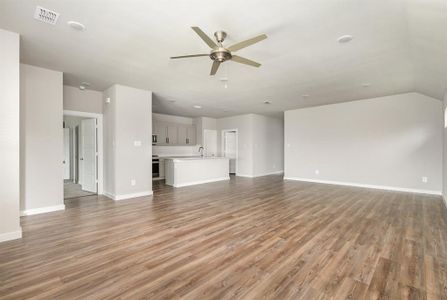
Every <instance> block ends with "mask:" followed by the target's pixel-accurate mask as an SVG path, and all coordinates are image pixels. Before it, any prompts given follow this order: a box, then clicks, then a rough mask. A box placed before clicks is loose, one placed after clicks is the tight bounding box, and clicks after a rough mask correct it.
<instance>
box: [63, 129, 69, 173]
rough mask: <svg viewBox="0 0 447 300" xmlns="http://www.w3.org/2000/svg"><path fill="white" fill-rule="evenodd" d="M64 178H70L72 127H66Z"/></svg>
mask: <svg viewBox="0 0 447 300" xmlns="http://www.w3.org/2000/svg"><path fill="white" fill-rule="evenodd" d="M63 164H64V180H65V179H70V128H64V160H63Z"/></svg>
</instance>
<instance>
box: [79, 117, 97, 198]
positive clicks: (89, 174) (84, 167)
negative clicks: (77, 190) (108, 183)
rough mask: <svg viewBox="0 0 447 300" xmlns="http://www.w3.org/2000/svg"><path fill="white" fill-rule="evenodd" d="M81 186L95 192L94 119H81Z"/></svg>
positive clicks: (85, 189)
mask: <svg viewBox="0 0 447 300" xmlns="http://www.w3.org/2000/svg"><path fill="white" fill-rule="evenodd" d="M81 139H82V143H81V151H80V152H81V158H80V170H81V173H82V176H81V177H82V183H81V188H82V189H83V190H84V191H89V192H93V193H96V119H85V120H82V121H81Z"/></svg>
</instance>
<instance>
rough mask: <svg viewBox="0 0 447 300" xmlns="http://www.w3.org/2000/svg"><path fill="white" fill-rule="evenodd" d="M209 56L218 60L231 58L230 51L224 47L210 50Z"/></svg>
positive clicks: (222, 60)
mask: <svg viewBox="0 0 447 300" xmlns="http://www.w3.org/2000/svg"><path fill="white" fill-rule="evenodd" d="M210 57H211V59H212V60H217V61H220V62H224V61H226V60H229V59H231V57H232V56H231V52H230V51H229V50H227V49H225V48H222V47H220V48H218V49H216V50H213V51H211V54H210Z"/></svg>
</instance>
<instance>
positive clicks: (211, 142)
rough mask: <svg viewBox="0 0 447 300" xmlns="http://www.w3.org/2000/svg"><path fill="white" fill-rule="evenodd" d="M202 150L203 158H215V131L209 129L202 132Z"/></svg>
mask: <svg viewBox="0 0 447 300" xmlns="http://www.w3.org/2000/svg"><path fill="white" fill-rule="evenodd" d="M203 149H204V154H205V156H216V154H217V131H216V130H211V129H205V130H203Z"/></svg>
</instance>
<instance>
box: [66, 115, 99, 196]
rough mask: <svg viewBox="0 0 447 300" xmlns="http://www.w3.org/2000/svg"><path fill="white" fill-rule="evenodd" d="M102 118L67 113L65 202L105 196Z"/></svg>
mask: <svg viewBox="0 0 447 300" xmlns="http://www.w3.org/2000/svg"><path fill="white" fill-rule="evenodd" d="M99 116H101V117H102V115H99ZM99 116H98V115H97V114H90V113H82V112H72V111H64V115H63V128H64V129H63V132H64V138H63V141H64V159H63V165H64V199H70V198H78V197H84V196H92V195H96V194H101V193H102V134H101V132H102V130H100V129H101V128H102V126H100V125H102V118H101V117H99Z"/></svg>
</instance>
